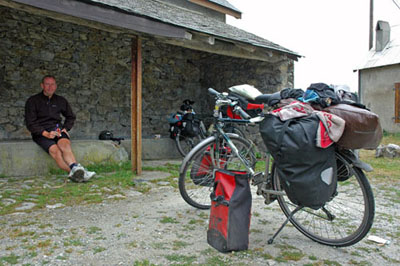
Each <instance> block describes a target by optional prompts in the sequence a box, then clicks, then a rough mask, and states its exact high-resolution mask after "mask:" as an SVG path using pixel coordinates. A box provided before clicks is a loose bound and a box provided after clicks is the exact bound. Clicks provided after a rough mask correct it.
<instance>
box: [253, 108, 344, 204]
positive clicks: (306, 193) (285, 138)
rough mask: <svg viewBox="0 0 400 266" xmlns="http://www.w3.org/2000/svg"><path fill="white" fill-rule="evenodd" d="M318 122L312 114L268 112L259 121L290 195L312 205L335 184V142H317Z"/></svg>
mask: <svg viewBox="0 0 400 266" xmlns="http://www.w3.org/2000/svg"><path fill="white" fill-rule="evenodd" d="M319 122H320V120H319V118H318V117H317V115H315V114H312V115H310V116H307V117H302V118H295V119H290V120H287V121H281V120H280V119H279V118H278V117H277V116H275V115H272V114H268V115H266V117H265V119H264V121H263V122H262V123H261V124H260V133H261V136H262V138H263V140H264V143H265V145H266V147H267V148H268V150H269V152H270V153H271V155H272V157H273V158H274V160H275V164H276V173H278V175H279V177H280V180H281V183H282V186H283V188H284V190H285V191H286V193H287V195H288V197H289V199H290V200H291V201H292V202H293V203H295V204H297V205H301V206H304V207H310V208H312V209H319V208H320V207H322V206H323V205H324V204H325V203H326V202H327V201H329V200H330V198H331V197H332V196H333V194H334V193H335V192H336V185H337V176H336V172H337V167H336V158H335V147H334V145H331V146H329V147H328V148H319V147H317V146H316V138H317V130H318V126H319Z"/></svg>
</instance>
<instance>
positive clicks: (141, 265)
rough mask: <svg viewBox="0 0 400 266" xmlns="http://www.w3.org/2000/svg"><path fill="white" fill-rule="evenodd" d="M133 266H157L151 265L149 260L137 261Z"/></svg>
mask: <svg viewBox="0 0 400 266" xmlns="http://www.w3.org/2000/svg"><path fill="white" fill-rule="evenodd" d="M133 266H155V264H153V263H150V262H149V260H141V261H137V260H135V262H134V263H133Z"/></svg>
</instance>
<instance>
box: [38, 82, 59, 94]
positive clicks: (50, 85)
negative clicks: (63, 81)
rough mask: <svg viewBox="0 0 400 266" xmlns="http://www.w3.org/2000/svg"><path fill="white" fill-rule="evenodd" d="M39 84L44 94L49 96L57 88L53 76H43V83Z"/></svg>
mask: <svg viewBox="0 0 400 266" xmlns="http://www.w3.org/2000/svg"><path fill="white" fill-rule="evenodd" d="M40 86H41V87H42V89H43V93H44V95H46V96H48V97H51V96H53V94H54V92H55V91H56V89H57V83H56V80H55V79H53V78H45V79H44V81H43V83H40Z"/></svg>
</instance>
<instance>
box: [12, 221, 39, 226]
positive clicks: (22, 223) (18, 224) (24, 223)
mask: <svg viewBox="0 0 400 266" xmlns="http://www.w3.org/2000/svg"><path fill="white" fill-rule="evenodd" d="M34 224H36V222H34V221H30V220H26V221H22V222H19V223H16V224H12V225H11V226H29V225H34Z"/></svg>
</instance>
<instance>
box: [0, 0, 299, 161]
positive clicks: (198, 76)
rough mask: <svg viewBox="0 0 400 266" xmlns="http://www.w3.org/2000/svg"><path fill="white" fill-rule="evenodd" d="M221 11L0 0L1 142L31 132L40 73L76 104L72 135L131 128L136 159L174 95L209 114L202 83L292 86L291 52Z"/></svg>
mask: <svg viewBox="0 0 400 266" xmlns="http://www.w3.org/2000/svg"><path fill="white" fill-rule="evenodd" d="M226 14H228V15H232V16H235V17H238V18H239V17H240V15H241V13H240V11H239V10H237V9H236V8H234V7H233V6H232V5H230V4H229V2H228V1H225V0H213V1H192V0H164V1H156V0H135V1H127V0H87V1H81V0H60V1H50V0H0V27H1V30H0V110H1V112H0V142H6V141H11V140H29V139H30V134H29V132H28V131H27V129H26V127H25V124H24V104H25V101H26V99H27V98H28V97H29V96H30V95H33V94H35V93H37V92H39V91H40V90H41V88H40V86H39V84H40V81H41V78H42V77H43V75H45V74H52V75H54V76H56V78H57V81H58V90H57V93H58V94H60V95H62V96H65V97H66V98H67V99H68V100H69V102H70V103H71V105H72V108H73V110H74V112H75V113H76V114H77V120H76V123H75V126H74V128H73V129H72V131H71V135H72V136H73V139H84V140H95V139H97V138H98V135H99V132H100V131H102V130H105V129H108V130H111V131H113V132H114V135H117V136H121V137H125V138H126V139H131V135H134V137H133V138H132V139H134V140H135V142H134V146H137V147H139V148H140V149H135V150H132V152H133V153H134V155H135V156H138V157H137V160H140V159H141V152H142V148H141V145H142V141H141V140H146V139H153V138H154V135H158V134H160V135H161V136H162V137H163V138H164V137H165V138H167V137H168V123H167V122H166V118H167V116H168V114H170V113H172V112H174V111H176V110H178V108H179V106H180V104H181V102H182V100H184V99H187V98H189V99H194V100H195V101H196V103H195V105H194V106H195V108H196V111H197V113H200V114H203V115H204V116H207V115H208V114H211V110H212V100H213V98H212V97H210V96H209V95H208V94H207V89H208V88H209V87H213V88H215V89H216V90H219V91H225V90H226V89H227V88H228V87H230V86H232V85H237V84H244V83H247V84H251V85H254V86H255V87H257V88H259V89H260V90H261V91H263V92H273V91H277V90H279V89H282V88H285V87H292V86H293V68H294V61H296V60H297V59H298V57H299V56H298V55H297V54H296V53H294V52H292V51H290V50H288V49H286V48H284V47H282V46H280V45H277V44H275V43H272V42H270V41H268V40H265V39H263V38H260V37H258V36H256V35H253V34H251V33H249V32H246V31H243V30H240V29H238V28H235V27H233V26H230V25H228V24H226V23H225V16H226ZM132 123H134V124H135V125H134V126H132V127H131V124H132ZM143 143H145V142H143ZM146 143H147V142H146ZM132 146H133V145H132ZM145 149H146V146H145V144H143V150H145Z"/></svg>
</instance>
